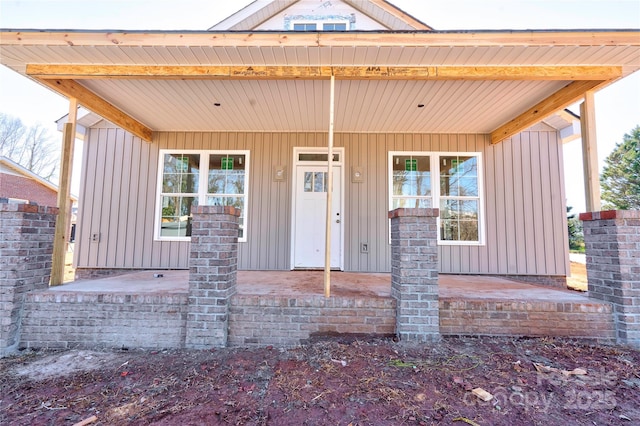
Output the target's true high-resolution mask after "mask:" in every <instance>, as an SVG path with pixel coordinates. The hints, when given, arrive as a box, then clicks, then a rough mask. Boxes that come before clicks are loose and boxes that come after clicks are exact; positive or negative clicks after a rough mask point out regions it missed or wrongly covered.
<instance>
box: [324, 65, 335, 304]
mask: <svg viewBox="0 0 640 426" xmlns="http://www.w3.org/2000/svg"><path fill="white" fill-rule="evenodd" d="M335 86H336V77H335V76H334V75H333V74H332V75H331V84H330V87H331V88H330V91H331V93H330V95H329V147H328V149H327V164H328V166H327V222H326V225H327V226H326V231H325V248H324V297H330V296H331V220H332V215H331V207H332V206H331V199H332V198H333V197H332V195H333V116H334V96H335Z"/></svg>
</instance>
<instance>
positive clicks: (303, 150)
mask: <svg viewBox="0 0 640 426" xmlns="http://www.w3.org/2000/svg"><path fill="white" fill-rule="evenodd" d="M327 151H328V148H326V147H293V162H292V164H293V170H292V171H291V175H290V176H291V180H292V185H291V241H290V244H291V250H290V251H291V253H290V259H289V261H290V269H292V270H293V269H295V249H296V245H295V238H296V197H297V193H298V192H297V191H298V179H297V171H298V165H309V166H313V165H316V166H317V165H322V166H326V165H327V162H326V161H318V162H315V161H299V160H298V158H299V155H300V154H307V153H308V154H326V153H327ZM333 153H334V154H338V155H339V156H340V157H339V160H340V161H335V162H333V164H334V165H336V166H340V217H341V219H340V220H341V222H342V226H341V227H340V247H341V249H340V266H339V268H340V270H341V271H344V228H345V225H346V223H345V217H346V215H345V213H344V209H345V203H344V200H345V194H344V187H345V182H344V168H345V161H344V148H343V147H334V148H333Z"/></svg>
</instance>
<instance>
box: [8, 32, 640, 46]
mask: <svg viewBox="0 0 640 426" xmlns="http://www.w3.org/2000/svg"><path fill="white" fill-rule="evenodd" d="M0 40H2V41H1V42H0V44H1V45H2V46H21V45H22V46H65V47H68V46H73V47H76V48H77V47H90V48H91V49H94V48H95V47H96V46H111V47H114V48H118V49H121V48H126V47H131V46H136V47H137V46H147V47H250V46H251V47H277V48H283V47H349V48H352V47H359V46H372V45H373V46H376V47H398V46H404V47H421V48H424V47H447V48H451V47H504V46H554V47H557V46H640V31H638V30H617V31H457V32H439V31H418V32H397V33H396V32H392V33H385V32H375V31H372V32H344V33H335V32H327V33H323V32H309V33H292V32H287V31H284V32H279V33H252V32H232V33H225V32H215V31H199V32H196V31H188V32H177V31H155V32H150V31H126V32H125V31H115V32H96V31H63V30H59V31H56V30H53V31H22V30H14V31H11V30H9V31H1V32H0Z"/></svg>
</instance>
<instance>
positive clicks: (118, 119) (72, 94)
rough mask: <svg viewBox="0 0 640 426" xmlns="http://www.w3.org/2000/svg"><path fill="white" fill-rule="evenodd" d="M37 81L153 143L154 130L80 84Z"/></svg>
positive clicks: (65, 81) (57, 80)
mask: <svg viewBox="0 0 640 426" xmlns="http://www.w3.org/2000/svg"><path fill="white" fill-rule="evenodd" d="M36 79H37V80H38V81H39V82H41V83H42V84H44V85H45V86H47V87H50V88H52V89H53V90H55V91H56V92H58V93H60V94H62V95H64V96H66V97H68V98H75V99H77V100H78V103H79V104H81V105H83V106H84V107H86V108H87V109H89V110H91V111H93V112H95V113H96V114H98V115H100V116H101V117H103V118H104V119H106V120H109V121H111V122H112V123H114V124H117V125H118V126H120V127H122V128H123V129H124V130H127V131H128V132H131V133H132V134H134V135H135V136H138V137H139V138H141V139H142V140H145V141H147V142H151V138H152V130H151V129H150V128H149V127H147V126H145V125H144V124H142V123H140V122H139V121H137V120H136V119H134V118H133V117H131V116H130V115H128V114H127V113H125V112H124V111H122V110H120V109H118V108H117V107H115V106H113V105H112V104H110V103H109V102H107V101H106V100H104V99H103V98H101V97H100V96H98V95H96V94H95V93H93V92H92V91H90V90H89V89H87V88H86V87H84V86H82V85H81V84H79V83H78V82H76V81H74V80H70V79H69V80H67V79H45V78H36Z"/></svg>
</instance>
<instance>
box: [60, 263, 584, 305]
mask: <svg viewBox="0 0 640 426" xmlns="http://www.w3.org/2000/svg"><path fill="white" fill-rule="evenodd" d="M156 274H161V275H162V277H161V278H155V275H156ZM323 279H324V275H323V272H322V271H238V294H241V295H270V296H275V295H279V296H309V295H319V296H321V295H323V294H324V284H323ZM188 280H189V272H188V271H186V270H174V271H166V270H158V271H135V272H131V273H126V274H123V275H118V276H114V277H108V278H101V279H93V280H79V281H74V282H71V283H66V284H64V285H61V286H56V287H51V288H50V290H51V291H54V292H58V291H63V292H101V293H111V292H114V293H135V294H148V293H154V294H185V293H187V292H188V286H189V283H188ZM439 285H440V288H439V295H440V298H446V299H455V298H458V299H474V300H478V299H484V300H502V301H508V300H512V301H522V300H524V301H553V302H577V303H584V302H588V301H589V298H588V297H587V296H586V294H584V293H579V292H576V291H571V290H561V289H556V288H551V287H543V286H536V285H532V284H526V283H520V282H516V281H511V280H507V279H504V278H499V277H493V276H480V275H440V277H439ZM331 295H332V296H336V297H390V295H391V274H386V273H354V272H332V273H331Z"/></svg>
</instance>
